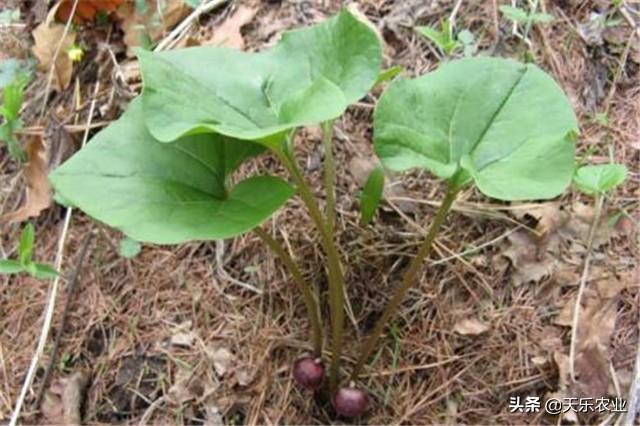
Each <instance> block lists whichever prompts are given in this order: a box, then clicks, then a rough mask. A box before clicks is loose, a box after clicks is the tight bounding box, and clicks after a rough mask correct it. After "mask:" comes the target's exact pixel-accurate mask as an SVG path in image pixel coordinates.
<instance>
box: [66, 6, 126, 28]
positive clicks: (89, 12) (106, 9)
mask: <svg viewBox="0 0 640 426" xmlns="http://www.w3.org/2000/svg"><path fill="white" fill-rule="evenodd" d="M123 1H124V0H78V5H77V6H76V11H75V13H74V15H73V22H74V23H76V24H81V23H83V22H91V21H93V20H94V19H95V18H96V14H97V13H98V12H101V13H107V14H108V13H111V12H113V11H114V10H116V9H117V8H118V6H120V5H121V4H122V2H123ZM73 2H74V0H62V2H60V6H58V12H57V13H56V18H57V19H58V20H59V21H61V22H66V21H67V20H68V19H69V16H70V15H71V10H72V9H73Z"/></svg>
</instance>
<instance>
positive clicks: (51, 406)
mask: <svg viewBox="0 0 640 426" xmlns="http://www.w3.org/2000/svg"><path fill="white" fill-rule="evenodd" d="M88 384H89V375H88V374H87V373H85V372H82V371H77V372H75V373H73V374H72V375H71V376H70V377H66V378H60V379H57V380H55V381H54V382H53V383H52V384H51V386H50V387H49V389H47V391H46V392H45V395H44V399H43V400H42V405H41V407H40V410H41V412H42V415H43V417H44V418H45V420H46V422H44V423H47V424H64V425H79V424H81V421H82V419H81V417H80V407H81V406H82V401H83V399H84V392H85V388H86V387H87V385H88Z"/></svg>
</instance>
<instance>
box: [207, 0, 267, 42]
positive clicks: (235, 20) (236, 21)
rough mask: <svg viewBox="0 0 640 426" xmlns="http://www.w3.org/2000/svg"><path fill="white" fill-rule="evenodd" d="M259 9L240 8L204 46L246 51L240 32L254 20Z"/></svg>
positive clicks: (241, 6)
mask: <svg viewBox="0 0 640 426" xmlns="http://www.w3.org/2000/svg"><path fill="white" fill-rule="evenodd" d="M256 12H257V9H256V8H255V7H250V6H246V5H243V4H241V5H239V6H238V8H237V9H236V10H235V11H234V12H233V13H232V14H231V15H230V16H228V17H227V19H225V20H224V22H223V23H222V25H220V26H219V27H218V28H217V29H216V30H215V31H214V33H213V37H212V38H211V39H210V40H208V41H205V42H204V43H202V44H205V45H213V46H225V47H231V48H233V49H244V38H243V37H242V33H241V32H240V30H241V29H242V27H243V26H244V25H246V24H248V23H249V22H251V20H252V19H253V17H254V16H255V15H256Z"/></svg>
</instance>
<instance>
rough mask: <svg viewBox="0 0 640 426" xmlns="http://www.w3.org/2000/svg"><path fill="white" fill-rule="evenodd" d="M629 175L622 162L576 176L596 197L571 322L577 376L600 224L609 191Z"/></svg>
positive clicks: (572, 360)
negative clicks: (580, 329)
mask: <svg viewBox="0 0 640 426" xmlns="http://www.w3.org/2000/svg"><path fill="white" fill-rule="evenodd" d="M626 178H627V168H626V167H625V166H624V165H622V164H601V165H586V166H582V167H580V168H578V169H577V170H576V172H575V174H574V176H573V184H574V185H575V187H576V188H578V190H579V191H581V192H583V193H584V194H587V195H589V196H592V197H594V201H595V209H594V215H593V222H592V223H591V227H590V229H589V236H588V238H587V250H586V254H585V257H584V261H583V268H582V275H581V276H580V285H579V286H578V295H577V297H576V303H575V307H574V309H573V321H572V324H571V344H570V346H569V373H570V375H571V378H572V379H573V380H575V379H576V374H575V359H576V344H577V340H578V339H577V337H578V324H579V323H580V322H579V319H580V310H581V308H582V297H583V295H584V291H585V288H586V286H587V280H588V277H589V265H590V263H591V255H592V253H593V241H594V239H595V235H596V230H597V229H598V226H599V225H600V217H601V216H602V209H603V206H604V199H605V196H606V194H607V193H608V192H610V191H611V190H613V189H614V188H615V187H617V186H618V185H620V184H621V183H622V182H624V180H625V179H626Z"/></svg>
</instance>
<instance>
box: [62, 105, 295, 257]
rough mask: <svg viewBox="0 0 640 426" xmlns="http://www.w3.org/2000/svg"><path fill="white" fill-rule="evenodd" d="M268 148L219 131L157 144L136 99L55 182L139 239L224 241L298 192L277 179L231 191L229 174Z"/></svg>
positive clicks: (86, 207) (251, 181) (72, 200)
mask: <svg viewBox="0 0 640 426" xmlns="http://www.w3.org/2000/svg"><path fill="white" fill-rule="evenodd" d="M263 149H264V148H263V147H261V146H260V145H257V144H254V143H249V142H244V143H239V142H238V141H237V140H232V139H230V138H227V137H225V136H222V135H217V134H207V135H193V136H187V137H184V138H181V139H180V140H178V141H177V142H174V143H170V144H162V143H158V142H157V141H156V140H155V139H154V138H153V137H152V136H151V134H150V133H149V132H148V131H147V129H146V128H145V125H144V119H143V110H142V104H141V102H140V100H139V99H138V100H135V101H134V102H132V103H131V105H130V106H129V108H128V109H127V111H126V112H125V114H124V115H123V116H122V117H121V118H120V119H119V120H118V121H117V122H115V123H114V124H112V125H111V126H109V127H108V128H107V129H105V130H103V131H102V132H100V133H99V134H98V135H97V136H96V137H94V138H93V140H92V141H91V142H90V143H89V144H88V145H87V147H86V148H84V149H83V150H81V151H80V152H78V153H77V154H76V155H75V156H73V157H72V158H71V159H70V160H69V161H67V162H66V163H65V164H63V165H62V166H61V167H59V168H58V169H57V170H56V171H55V172H54V173H53V174H52V175H51V177H50V180H51V182H52V184H53V186H54V188H55V190H56V191H57V192H58V193H59V194H60V195H61V196H62V198H63V199H65V200H67V201H68V202H69V203H71V204H72V205H75V206H77V207H79V208H80V209H82V210H83V211H85V212H86V213H87V214H89V215H90V216H92V217H94V218H96V219H98V220H100V221H102V222H105V223H106V224H108V225H110V226H112V227H115V228H118V229H120V230H122V231H123V232H124V233H125V234H127V235H129V236H130V237H131V238H133V239H135V240H137V241H144V242H152V243H166V244H171V243H179V242H182V241H188V240H211V239H222V238H228V237H233V236H235V235H238V234H241V233H243V232H246V231H248V230H250V229H252V228H253V227H255V226H257V225H258V224H260V223H261V222H262V221H264V220H265V219H267V218H268V217H269V216H270V215H271V214H272V213H273V212H274V211H275V210H276V209H278V208H279V207H280V206H281V205H282V204H283V203H284V202H285V201H286V200H287V199H288V198H289V197H290V196H291V195H292V193H293V188H292V187H291V186H290V185H289V184H287V183H286V182H284V181H283V180H281V179H279V178H276V177H272V176H258V177H251V178H248V179H246V180H243V181H241V182H240V183H238V184H237V185H236V186H235V187H234V188H232V189H231V190H230V191H227V190H226V189H225V186H226V183H227V182H226V181H227V180H228V179H227V177H228V175H229V173H231V172H232V171H233V170H234V169H235V168H236V167H237V166H238V165H239V164H240V162H241V161H242V160H243V159H246V158H248V157H250V156H253V155H256V154H258V153H259V152H261V151H262V150H263Z"/></svg>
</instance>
